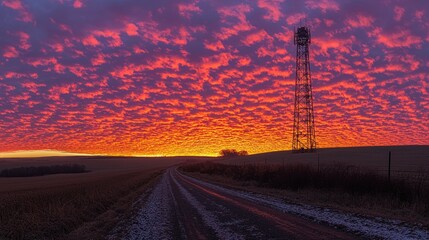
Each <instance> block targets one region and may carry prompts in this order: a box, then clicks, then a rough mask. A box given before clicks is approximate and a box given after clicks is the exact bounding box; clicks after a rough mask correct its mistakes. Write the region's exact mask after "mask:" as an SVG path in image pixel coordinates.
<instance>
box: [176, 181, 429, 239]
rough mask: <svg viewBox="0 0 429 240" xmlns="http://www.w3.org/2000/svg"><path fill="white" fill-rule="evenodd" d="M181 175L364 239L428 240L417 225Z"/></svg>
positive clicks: (428, 236)
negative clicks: (252, 191) (356, 213)
mask: <svg viewBox="0 0 429 240" xmlns="http://www.w3.org/2000/svg"><path fill="white" fill-rule="evenodd" d="M179 174H180V173H179ZM181 176H182V177H184V178H186V179H188V180H190V181H193V182H195V183H197V184H200V185H203V186H205V187H209V188H212V189H215V190H217V191H221V192H224V193H227V194H229V195H232V196H235V197H240V198H244V199H247V200H249V201H252V202H255V203H256V204H264V205H265V206H269V207H272V208H275V209H279V210H281V211H283V212H287V213H291V214H295V215H299V216H303V217H306V218H310V219H312V220H314V221H316V222H322V223H327V224H329V225H332V226H335V227H338V228H342V229H345V230H348V231H351V232H354V233H358V234H361V235H364V236H366V237H370V238H381V239H392V240H401V239H429V231H427V230H425V229H422V228H420V227H418V226H410V225H407V224H405V223H403V222H401V221H393V220H388V219H382V218H366V217H362V216H357V215H354V214H347V213H342V212H339V211H335V210H331V209H327V208H320V207H314V206H310V205H298V204H290V203H285V202H284V201H283V200H281V199H277V198H273V197H269V196H265V195H261V194H255V193H249V192H244V191H239V190H231V189H227V188H224V187H221V186H218V185H214V184H211V183H207V182H204V181H201V180H199V179H195V178H192V177H189V176H185V175H183V174H181Z"/></svg>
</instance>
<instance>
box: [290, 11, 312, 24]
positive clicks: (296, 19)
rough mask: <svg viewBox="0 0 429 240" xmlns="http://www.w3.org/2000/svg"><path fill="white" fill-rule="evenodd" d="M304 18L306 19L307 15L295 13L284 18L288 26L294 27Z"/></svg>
mask: <svg viewBox="0 0 429 240" xmlns="http://www.w3.org/2000/svg"><path fill="white" fill-rule="evenodd" d="M306 17H307V15H306V14H305V13H296V14H292V15H290V16H288V17H287V18H286V22H287V24H289V25H296V24H298V23H299V22H300V21H301V20H303V19H305V18H306Z"/></svg>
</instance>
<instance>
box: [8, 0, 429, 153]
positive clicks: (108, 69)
mask: <svg viewBox="0 0 429 240" xmlns="http://www.w3.org/2000/svg"><path fill="white" fill-rule="evenodd" d="M0 2H1V5H0V16H1V23H0V24H1V25H0V33H1V34H0V140H1V144H0V151H1V152H6V151H17V150H40V149H54V150H58V151H65V152H76V153H96V154H113V155H121V154H126V155H217V154H218V152H219V151H220V150H221V149H224V148H235V149H237V150H247V151H248V152H249V153H259V152H268V151H277V150H289V149H291V139H292V124H293V123H292V117H293V97H294V92H293V91H294V83H295V73H294V67H295V54H296V53H295V51H296V50H295V46H294V45H293V31H294V27H297V26H299V25H300V21H301V20H302V22H303V23H304V22H306V23H307V24H308V25H309V26H310V27H311V30H312V45H311V46H310V59H311V68H312V81H313V94H314V110H315V126H316V139H317V144H318V147H341V146H372V145H415V144H429V137H428V135H427V134H428V131H429V127H428V126H429V124H428V122H429V94H428V92H429V4H428V3H427V1H423V0H402V1H398V0H397V1H395V0H391V1H389V0H383V1H374V0H358V1H355V0H336V1H335V0H306V1H304V0H303V1H292V0H272V1H269V0H248V1H244V0H242V1H237V0H199V1H198V0H190V1H177V0H157V1H142V0H73V1H72V0H37V1H36V0H21V1H20V0H3V1H1V0H0ZM303 19H307V20H306V21H304V20H303Z"/></svg>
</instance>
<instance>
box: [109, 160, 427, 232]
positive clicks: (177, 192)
mask: <svg viewBox="0 0 429 240" xmlns="http://www.w3.org/2000/svg"><path fill="white" fill-rule="evenodd" d="M341 229H342V230H341ZM346 230H347V231H348V232H346ZM428 236H429V235H428V232H427V231H426V230H422V229H419V228H412V227H408V226H404V225H400V224H399V225H398V224H397V223H394V222H389V221H384V220H383V221H382V220H377V219H368V218H363V217H358V216H353V215H349V214H345V213H341V212H335V211H332V210H327V209H322V208H317V207H312V206H307V205H298V204H289V203H285V202H284V201H282V200H281V199H275V198H271V197H268V196H264V195H259V194H253V193H248V192H243V191H238V190H233V189H229V188H224V187H221V186H219V185H215V184H211V183H208V182H205V181H202V180H199V179H196V178H192V177H189V176H186V175H183V174H181V173H180V172H178V171H177V169H176V168H170V169H167V171H166V172H165V173H164V175H163V176H162V178H161V180H160V181H159V183H158V184H157V185H156V186H155V188H154V189H153V191H152V193H151V194H150V195H149V197H148V199H147V201H146V202H145V204H144V206H143V207H142V208H141V209H140V210H139V212H138V214H137V216H136V217H135V219H134V220H133V223H132V224H131V225H130V226H129V228H128V231H127V234H126V235H125V237H121V239H132V240H134V239H359V238H371V239H374V238H376V239H380V238H381V239H384V238H386V239H428V238H427V237H428ZM113 239H115V238H113Z"/></svg>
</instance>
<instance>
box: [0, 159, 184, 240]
mask: <svg viewBox="0 0 429 240" xmlns="http://www.w3.org/2000/svg"><path fill="white" fill-rule="evenodd" d="M190 159H192V158H190ZM184 160H185V159H184V158H125V157H98V156H97V157H46V158H21V159H0V172H1V171H2V170H4V169H10V168H15V167H30V166H52V165H62V164H82V165H85V166H86V169H87V170H88V171H89V172H86V173H73V174H52V175H46V176H37V177H10V178H6V177H0V213H1V214H0V239H63V238H64V239H67V238H70V239H82V238H86V239H89V238H93V239H100V238H103V236H104V235H105V234H106V232H107V229H109V228H110V227H111V226H112V224H115V223H116V222H117V221H118V218H119V217H123V215H124V214H127V213H128V214H129V213H130V211H131V210H132V209H131V204H132V203H133V202H134V201H136V200H137V198H138V197H140V195H141V194H143V193H144V191H146V190H147V189H150V186H151V183H152V182H153V181H154V180H155V179H156V178H157V177H158V176H159V175H160V174H161V173H162V171H163V170H164V169H165V168H167V167H169V166H172V165H175V164H178V163H181V162H183V161H184Z"/></svg>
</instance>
